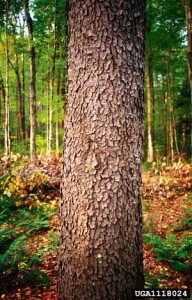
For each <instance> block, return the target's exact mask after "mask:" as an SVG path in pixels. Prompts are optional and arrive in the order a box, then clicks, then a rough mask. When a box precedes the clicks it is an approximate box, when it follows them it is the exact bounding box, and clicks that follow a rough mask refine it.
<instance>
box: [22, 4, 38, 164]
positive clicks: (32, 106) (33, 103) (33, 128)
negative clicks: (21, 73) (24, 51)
mask: <svg viewBox="0 0 192 300" xmlns="http://www.w3.org/2000/svg"><path fill="white" fill-rule="evenodd" d="M24 11H25V19H26V23H27V28H28V34H29V59H30V160H31V163H34V162H35V160H36V65H35V47H34V43H33V21H32V18H31V16H30V13H29V0H24Z"/></svg>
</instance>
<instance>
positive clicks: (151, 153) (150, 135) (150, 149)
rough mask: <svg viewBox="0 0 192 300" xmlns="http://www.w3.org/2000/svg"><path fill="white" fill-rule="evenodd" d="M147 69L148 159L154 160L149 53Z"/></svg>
mask: <svg viewBox="0 0 192 300" xmlns="http://www.w3.org/2000/svg"><path fill="white" fill-rule="evenodd" d="M145 70H146V87H147V161H148V162H153V160H154V151H153V103H154V96H153V75H152V71H151V66H150V58H149V55H148V54H146V60H145Z"/></svg>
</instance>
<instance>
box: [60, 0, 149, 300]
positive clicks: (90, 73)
mask: <svg viewBox="0 0 192 300" xmlns="http://www.w3.org/2000/svg"><path fill="white" fill-rule="evenodd" d="M144 11H145V1H131V0H124V1H110V0H105V1H89V0H85V1H75V0H69V13H68V15H69V23H68V25H69V45H68V99H67V111H66V119H65V143H64V149H65V151H64V169H63V173H64V174H63V175H64V176H63V183H62V200H61V214H60V216H61V236H60V258H59V259H60V276H59V299H62V300H64V299H66V300H69V299H70V300H73V299H76V300H78V299H81V300H85V299H86V300H96V299H97V300H112V299H113V300H123V299H134V297H133V296H132V289H134V288H135V289H142V288H143V267H142V260H143V258H142V246H141V203H140V202H141V190H140V188H141V156H142V155H141V153H142V151H141V147H142V140H143V85H144V83H143V80H144V75H143V65H144V63H143V60H144V49H143V48H144V47H143V44H144Z"/></svg>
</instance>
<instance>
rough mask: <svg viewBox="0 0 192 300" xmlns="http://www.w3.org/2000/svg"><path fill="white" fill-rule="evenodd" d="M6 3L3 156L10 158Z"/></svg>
mask: <svg viewBox="0 0 192 300" xmlns="http://www.w3.org/2000/svg"><path fill="white" fill-rule="evenodd" d="M8 11H9V7H8V3H7V4H6V25H5V39H6V42H5V56H6V79H5V127H4V129H5V155H6V156H7V157H9V156H10V151H11V149H10V148H11V145H10V144H11V143H10V118H9V105H10V103H9V42H8Z"/></svg>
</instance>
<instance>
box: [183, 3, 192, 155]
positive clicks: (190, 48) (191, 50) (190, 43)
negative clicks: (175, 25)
mask: <svg viewBox="0 0 192 300" xmlns="http://www.w3.org/2000/svg"><path fill="white" fill-rule="evenodd" d="M184 2H185V5H184V7H185V15H186V28H187V54H188V73H189V82H190V87H191V120H192V0H185V1H184ZM191 158H192V122H191Z"/></svg>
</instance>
